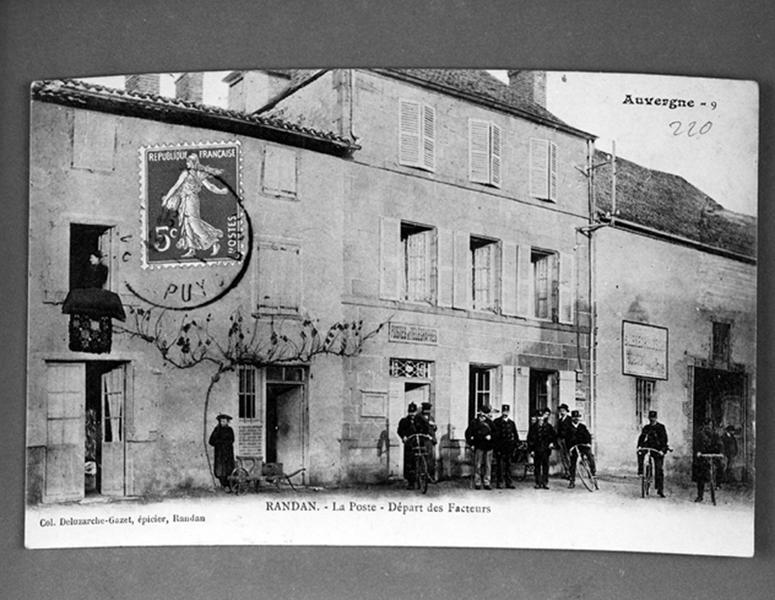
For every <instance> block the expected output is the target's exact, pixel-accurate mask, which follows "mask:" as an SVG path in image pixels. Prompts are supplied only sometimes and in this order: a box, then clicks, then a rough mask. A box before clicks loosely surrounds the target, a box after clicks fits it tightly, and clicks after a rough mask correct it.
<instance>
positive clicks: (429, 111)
mask: <svg viewBox="0 0 775 600" xmlns="http://www.w3.org/2000/svg"><path fill="white" fill-rule="evenodd" d="M398 138H399V139H398V162H399V163H400V164H402V165H406V166H408V167H417V168H419V169H425V170H426V171H433V170H434V169H435V168H436V111H435V109H434V108H433V107H432V106H428V105H427V104H422V103H420V102H414V101H412V100H400V101H399V112H398Z"/></svg>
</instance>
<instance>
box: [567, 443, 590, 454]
mask: <svg viewBox="0 0 775 600" xmlns="http://www.w3.org/2000/svg"><path fill="white" fill-rule="evenodd" d="M591 447H592V444H575V445H573V446H571V447H570V449H569V450H568V452H573V451H574V450H575V449H576V448H591Z"/></svg>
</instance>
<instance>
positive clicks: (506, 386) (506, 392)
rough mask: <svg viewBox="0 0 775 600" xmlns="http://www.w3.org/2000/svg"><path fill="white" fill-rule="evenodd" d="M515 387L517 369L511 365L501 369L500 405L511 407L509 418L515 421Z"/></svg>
mask: <svg viewBox="0 0 775 600" xmlns="http://www.w3.org/2000/svg"><path fill="white" fill-rule="evenodd" d="M516 385H517V369H516V367H513V366H511V365H503V367H501V404H508V405H509V406H510V407H511V416H512V418H513V419H515V420H516V417H517V415H516V413H515V410H514V409H515V406H516V404H515V400H516Z"/></svg>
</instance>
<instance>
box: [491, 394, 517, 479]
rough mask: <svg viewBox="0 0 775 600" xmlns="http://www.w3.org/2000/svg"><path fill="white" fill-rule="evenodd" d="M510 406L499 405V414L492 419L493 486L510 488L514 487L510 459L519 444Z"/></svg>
mask: <svg viewBox="0 0 775 600" xmlns="http://www.w3.org/2000/svg"><path fill="white" fill-rule="evenodd" d="M510 412H511V407H510V406H509V405H508V404H504V405H503V406H502V407H501V416H500V417H498V418H497V419H495V421H493V428H494V430H495V432H494V433H495V447H494V449H493V451H494V458H495V487H497V488H500V487H501V485H502V484H505V485H506V487H507V488H509V489H510V490H513V489H514V484H513V483H512V482H511V461H512V459H513V457H514V453H515V452H516V450H517V445H518V444H519V434H518V433H517V425H516V423H514V421H512V420H511V418H510V417H509V413H510Z"/></svg>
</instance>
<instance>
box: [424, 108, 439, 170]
mask: <svg viewBox="0 0 775 600" xmlns="http://www.w3.org/2000/svg"><path fill="white" fill-rule="evenodd" d="M422 114H423V119H422V151H423V154H422V166H423V167H425V168H426V169H428V170H429V171H433V170H434V169H435V168H436V110H435V109H434V108H433V107H432V106H423V111H422Z"/></svg>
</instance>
